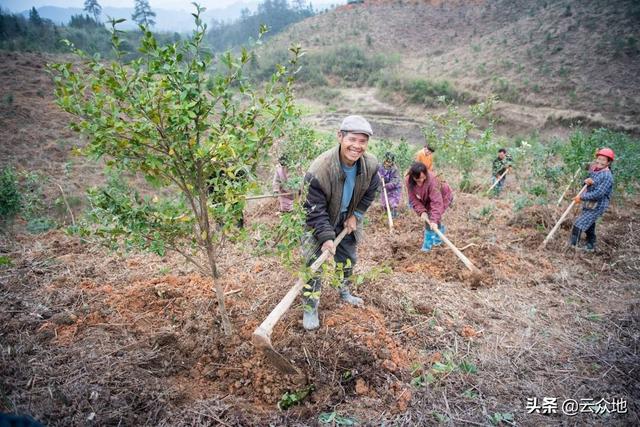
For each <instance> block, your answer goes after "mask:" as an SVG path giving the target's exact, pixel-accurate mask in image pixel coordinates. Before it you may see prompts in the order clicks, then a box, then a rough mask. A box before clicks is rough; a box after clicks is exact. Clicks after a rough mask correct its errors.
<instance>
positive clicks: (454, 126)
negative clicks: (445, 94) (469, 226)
mask: <svg viewBox="0 0 640 427" xmlns="http://www.w3.org/2000/svg"><path fill="white" fill-rule="evenodd" d="M443 100H444V99H443ZM495 102H496V100H495V98H493V97H491V96H490V97H488V98H487V99H486V100H485V101H483V102H480V103H478V104H475V105H472V106H471V107H470V108H469V110H470V112H471V116H467V115H465V114H462V113H461V112H460V110H459V109H458V107H457V106H455V105H454V104H452V103H451V104H449V105H448V106H447V111H446V112H445V113H441V114H436V115H433V116H432V117H431V120H430V123H429V124H428V125H427V127H425V128H424V129H423V133H424V136H425V139H426V142H427V144H429V145H430V146H432V147H434V148H435V149H436V151H437V152H438V158H439V159H441V160H443V161H444V162H447V163H450V164H452V165H454V166H455V167H456V168H457V169H458V170H459V171H460V174H461V177H460V184H459V189H460V191H462V192H470V191H471V190H472V184H471V174H472V172H473V169H474V166H475V165H476V164H477V163H478V159H480V158H482V157H484V156H486V155H487V154H489V153H491V152H492V151H495V150H497V145H496V142H495V139H494V130H493V120H492V118H491V114H492V111H493V105H494V104H495ZM483 119H489V125H488V126H486V127H485V128H484V129H483V128H481V126H480V124H479V122H480V121H481V120H483Z"/></svg>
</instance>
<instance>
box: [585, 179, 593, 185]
mask: <svg viewBox="0 0 640 427" xmlns="http://www.w3.org/2000/svg"><path fill="white" fill-rule="evenodd" d="M584 183H585V184H587V185H593V180H592V179H591V178H587V179H585V180H584Z"/></svg>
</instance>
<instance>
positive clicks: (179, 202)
mask: <svg viewBox="0 0 640 427" xmlns="http://www.w3.org/2000/svg"><path fill="white" fill-rule="evenodd" d="M196 10H197V12H196V13H195V14H194V16H195V17H196V18H195V22H196V30H195V31H194V34H193V36H192V37H191V38H190V39H188V40H184V41H181V42H176V43H173V44H170V45H166V46H159V45H158V43H157V40H156V39H155V37H154V35H153V34H152V33H151V32H150V31H149V30H148V29H147V28H146V27H143V30H144V31H143V37H142V40H141V47H140V48H139V51H140V52H141V53H142V56H141V57H140V58H138V59H136V60H133V61H132V62H130V63H129V64H123V63H122V62H121V61H114V62H111V63H110V64H104V63H103V61H101V60H99V58H88V57H87V56H86V55H83V53H82V52H79V51H76V53H78V54H79V55H82V57H83V58H84V59H85V62H84V64H83V65H82V66H78V67H74V66H73V65H72V64H70V63H67V64H56V65H54V66H53V69H54V71H55V74H56V75H55V78H54V80H55V84H56V96H57V102H58V104H59V105H60V107H62V109H64V110H65V111H67V112H69V113H71V114H73V115H75V116H76V117H77V118H78V122H77V123H75V124H74V128H75V129H76V130H78V131H80V132H82V133H84V134H85V135H87V136H88V140H89V142H88V145H87V146H86V147H85V148H84V152H85V153H86V154H87V155H92V156H95V157H107V158H108V163H109V164H112V165H115V166H118V167H120V168H122V169H125V170H127V171H129V172H133V173H140V174H142V175H143V176H144V177H145V178H146V179H147V180H148V181H149V182H150V183H152V184H154V185H156V186H159V187H166V188H169V189H175V190H179V196H173V197H169V198H167V197H159V196H157V195H156V196H154V197H140V196H138V195H136V194H135V191H131V190H129V189H128V188H127V187H126V186H123V185H120V184H118V182H114V183H112V185H110V186H109V187H108V188H106V189H102V190H99V189H96V190H94V191H93V195H92V199H93V201H94V208H95V210H94V212H93V218H94V219H95V220H96V221H97V222H98V223H97V224H95V225H94V226H93V228H90V227H87V228H85V229H84V230H83V232H85V233H89V232H91V233H93V234H94V235H98V236H101V237H104V238H105V239H107V241H108V242H111V243H112V244H114V245H118V246H120V247H124V248H141V249H145V250H150V251H153V252H156V253H158V254H161V255H162V254H164V253H165V252H166V251H167V250H173V251H175V252H178V253H180V254H182V255H183V256H184V257H185V258H186V259H187V260H188V261H189V262H191V263H193V264H194V265H195V266H196V267H197V268H198V269H199V271H201V272H202V274H206V275H209V276H210V277H211V278H212V280H213V283H214V288H215V292H216V295H217V301H218V308H219V311H220V315H221V318H222V325H223V329H224V331H225V333H226V334H230V333H231V332H232V325H231V322H230V320H229V318H228V315H227V313H226V310H225V302H224V294H223V289H222V287H221V285H220V280H218V279H219V277H220V271H219V269H218V257H219V255H220V253H221V251H222V250H223V246H224V244H225V243H226V242H228V241H229V240H230V239H233V238H234V237H236V236H238V234H239V233H240V232H239V230H238V229H237V228H236V227H235V225H234V220H235V219H236V215H237V212H238V209H241V208H242V205H243V203H244V197H245V196H246V194H247V193H248V192H249V190H250V189H251V188H252V187H253V186H255V183H253V182H251V179H250V178H251V177H252V176H253V174H254V172H255V170H256V167H257V165H258V161H259V159H263V158H265V157H266V155H267V153H268V150H269V148H270V147H271V146H272V144H273V141H274V139H275V138H277V137H279V136H280V135H281V134H282V130H283V128H284V126H285V125H286V123H287V122H288V121H289V119H290V117H291V115H292V114H294V113H295V109H294V107H293V97H292V89H291V86H292V84H293V79H292V77H291V73H292V71H291V70H293V69H294V68H295V62H296V60H297V57H298V55H299V53H300V49H299V48H292V49H291V51H292V59H291V67H285V66H278V67H277V68H276V70H275V71H274V73H273V75H272V77H271V79H270V80H269V82H268V83H267V84H265V85H264V86H262V87H261V89H260V90H258V89H256V88H254V87H253V86H252V85H251V84H250V82H249V80H248V79H246V78H244V75H243V69H244V67H245V66H246V64H247V63H248V62H249V60H250V54H249V52H247V51H246V50H245V49H242V50H241V52H240V53H239V54H238V56H235V55H232V54H231V53H229V52H227V53H225V54H223V55H221V56H220V57H218V58H216V59H217V61H215V62H214V58H213V56H212V55H211V54H210V53H208V52H207V51H206V50H205V49H204V48H203V46H202V42H203V38H204V35H205V26H204V24H203V23H202V20H201V19H200V15H201V13H202V11H203V10H204V9H203V8H200V7H199V6H197V5H196ZM118 22H121V20H120V21H113V22H112V26H113V46H114V48H115V50H116V52H119V46H120V44H121V40H120V38H119V37H118V34H119V31H117V30H116V29H115V25H116V24H117V23H118ZM264 31H265V29H262V31H261V33H262V32H264ZM119 55H120V57H121V54H119Z"/></svg>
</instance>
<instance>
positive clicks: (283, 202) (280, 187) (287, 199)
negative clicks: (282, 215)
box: [272, 165, 293, 212]
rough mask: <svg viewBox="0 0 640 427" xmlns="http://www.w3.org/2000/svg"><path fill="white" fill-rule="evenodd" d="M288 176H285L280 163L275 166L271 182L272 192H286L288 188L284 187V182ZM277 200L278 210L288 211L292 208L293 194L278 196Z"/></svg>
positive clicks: (285, 173)
mask: <svg viewBox="0 0 640 427" xmlns="http://www.w3.org/2000/svg"><path fill="white" fill-rule="evenodd" d="M288 179H289V178H288V177H287V172H286V170H285V169H284V168H283V167H282V165H278V166H276V172H275V174H274V175H273V183H272V189H273V192H274V193H287V192H289V191H290V190H288V189H287V188H286V187H285V183H286V182H287V180H288ZM278 202H280V211H281V212H290V211H291V210H293V196H280V197H278Z"/></svg>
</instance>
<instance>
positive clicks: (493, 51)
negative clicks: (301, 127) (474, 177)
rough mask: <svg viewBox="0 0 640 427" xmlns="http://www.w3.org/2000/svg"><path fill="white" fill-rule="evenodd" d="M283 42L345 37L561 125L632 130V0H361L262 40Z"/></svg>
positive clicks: (636, 104)
mask: <svg viewBox="0 0 640 427" xmlns="http://www.w3.org/2000/svg"><path fill="white" fill-rule="evenodd" d="M292 42H296V43H297V42H299V43H301V45H302V46H303V48H305V49H307V50H308V52H309V54H310V55H313V54H317V53H319V52H326V51H329V50H331V49H335V48H336V47H339V46H348V45H353V46H358V47H359V48H361V49H362V50H363V51H364V52H366V53H367V54H368V55H371V56H373V55H376V54H383V55H385V56H387V57H391V56H394V55H395V56H396V57H397V58H399V63H398V64H397V65H395V66H392V67H391V66H390V67H389V70H387V73H390V74H393V75H397V76H402V77H419V78H423V79H427V80H433V81H439V80H443V79H445V80H448V81H450V82H451V83H452V84H453V86H454V87H456V88H457V89H459V90H463V91H468V92H471V93H472V94H476V95H478V96H482V95H486V94H488V93H495V94H497V95H499V96H500V98H501V100H503V101H505V102H506V103H510V104H521V105H523V106H527V107H533V108H537V107H542V108H547V109H548V108H553V109H556V110H564V112H563V113H562V114H559V115H556V116H557V117H555V118H553V117H554V115H553V113H550V112H548V111H547V112H544V114H545V115H546V116H547V117H550V118H551V119H553V120H559V121H563V120H564V119H566V120H564V121H565V122H566V123H565V124H568V122H577V121H580V120H582V122H585V123H586V124H589V122H594V123H595V124H596V125H601V124H606V125H613V126H615V127H619V128H621V129H635V130H636V131H637V130H638V129H637V125H638V122H639V121H640V79H638V75H640V4H639V3H638V2H636V1H633V0H614V1H606V2H604V1H598V0H587V1H573V0H570V1H552V0H546V1H525V0H519V1H504V0H489V1H475V2H462V1H459V2H455V1H452V2H447V1H432V2H422V1H414V2H411V1H366V2H365V3H364V4H357V5H348V6H343V7H340V8H338V9H336V10H334V11H331V12H329V13H325V14H321V15H318V16H315V17H312V18H309V19H308V20H306V21H304V22H301V23H298V24H297V25H294V26H293V27H291V28H290V29H289V30H288V31H287V32H285V33H283V34H280V35H278V36H277V37H276V38H275V39H274V40H273V42H272V43H271V44H270V45H269V49H274V50H277V49H280V48H282V47H284V46H287V45H288V44H289V43H292ZM551 119H550V120H551Z"/></svg>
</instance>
